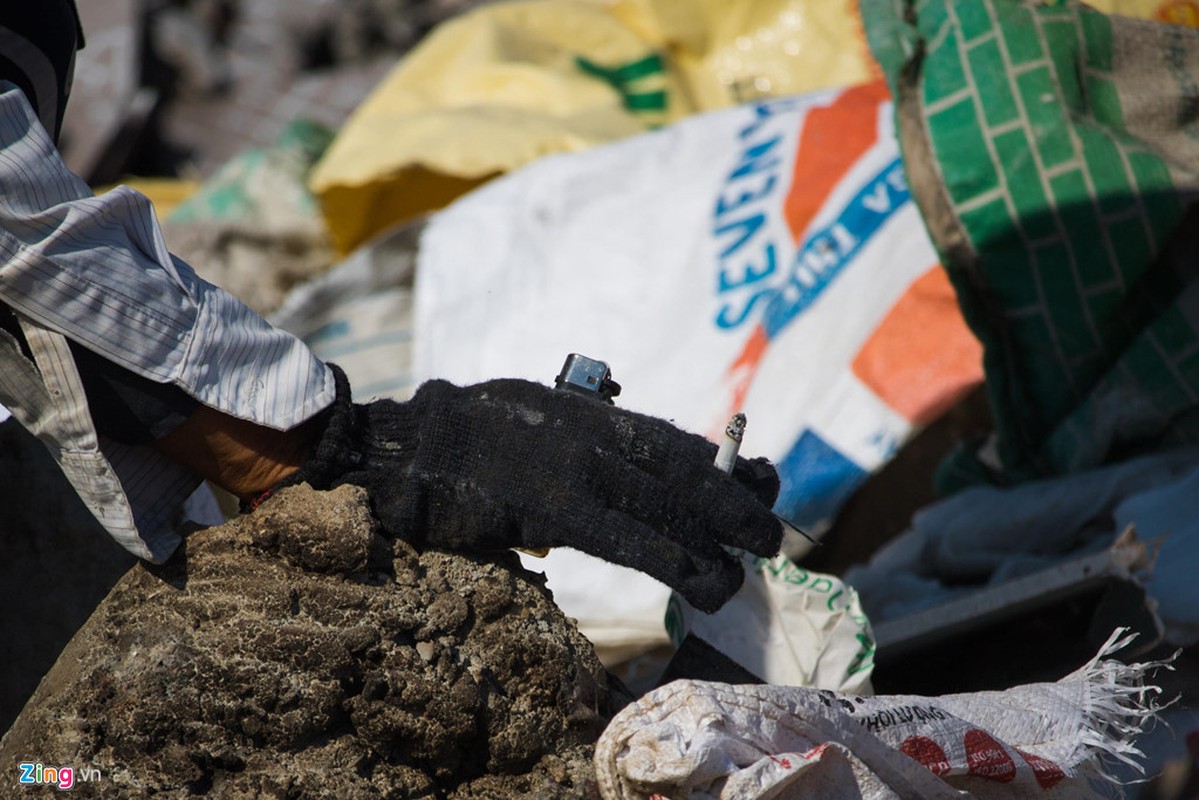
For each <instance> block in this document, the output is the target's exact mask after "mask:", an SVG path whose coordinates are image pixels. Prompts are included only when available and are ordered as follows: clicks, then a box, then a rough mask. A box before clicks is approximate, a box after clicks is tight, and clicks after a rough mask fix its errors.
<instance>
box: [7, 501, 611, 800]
mask: <svg viewBox="0 0 1199 800" xmlns="http://www.w3.org/2000/svg"><path fill="white" fill-rule="evenodd" d="M610 703H611V695H610V693H609V690H608V685H607V676H606V673H605V672H604V670H603V668H602V666H601V665H600V663H599V661H598V660H597V659H596V657H595V653H594V650H593V648H592V647H591V645H590V643H589V642H588V641H587V640H586V639H585V638H584V637H583V636H582V635H581V634H579V632H578V630H577V629H576V627H575V626H574V624H573V623H571V622H570V621H569V620H567V619H566V618H565V617H564V616H563V615H562V613H561V612H560V611H559V610H558V608H557V607H556V606H555V605H554V604H553V602H552V601H551V599H550V598H549V596H548V594H547V592H546V591H545V590H544V588H543V587H542V586H541V585H540V584H539V582H538V581H537V579H536V576H532V575H531V574H530V573H527V572H524V571H523V570H521V568H520V566H519V563H518V562H517V560H516V559H515V558H513V557H511V556H510V555H504V556H500V557H497V558H496V559H494V560H486V559H472V558H466V557H461V556H456V555H451V554H444V553H438V552H428V553H418V552H416V551H415V550H413V549H412V548H411V547H409V546H408V545H407V544H405V543H404V542H402V541H396V542H390V541H387V540H386V539H384V538H383V537H382V536H380V535H379V534H378V531H377V529H376V526H375V523H374V521H373V519H372V518H371V517H370V515H369V513H368V511H367V509H366V506H365V503H364V498H363V495H362V493H361V492H359V491H358V490H356V489H352V488H350V487H343V488H342V489H339V490H336V491H334V492H328V493H319V492H313V491H311V490H309V489H308V488H307V487H296V488H293V489H290V490H286V491H284V492H282V493H280V495H279V496H277V497H275V498H272V499H271V500H270V501H269V502H268V503H267V504H265V505H264V506H263V507H262V508H260V509H259V510H258V511H257V512H255V513H254V514H251V515H248V516H245V517H241V518H239V519H238V520H235V521H233V522H231V523H229V524H227V525H224V526H222V527H219V528H210V529H206V530H201V531H198V532H195V533H193V534H191V535H190V536H189V537H188V539H187V541H186V544H185V547H184V548H183V550H182V551H181V552H180V553H179V554H177V556H176V557H175V558H173V559H172V560H171V561H170V562H169V563H168V564H167V565H165V566H164V567H160V568H146V567H142V566H138V567H136V568H134V569H132V570H130V572H129V573H128V574H127V575H126V576H125V577H124V578H123V579H122V580H121V581H120V582H119V583H117V585H116V586H115V588H114V589H113V591H112V592H111V593H110V594H109V596H108V597H107V598H106V599H105V600H104V602H103V603H102V604H101V605H100V606H99V608H98V609H97V610H96V612H95V614H93V616H92V617H91V619H90V620H89V621H88V623H87V624H86V625H85V626H84V627H83V628H82V629H81V630H80V632H79V633H78V634H77V635H76V636H75V638H74V639H73V640H72V641H71V643H70V644H69V645H68V646H67V648H66V650H65V651H64V652H63V655H62V657H61V658H60V659H59V660H58V662H57V663H56V665H55V666H54V668H53V669H52V670H51V672H50V673H49V674H48V675H47V677H46V678H45V680H43V682H42V684H41V685H40V686H39V688H38V690H37V692H36V693H35V695H34V697H33V699H32V700H31V701H30V703H29V704H28V705H27V706H26V708H25V710H24V711H23V712H22V714H21V716H20V717H19V718H18V719H17V721H16V723H15V724H14V725H13V727H12V729H11V730H10V731H9V733H8V734H7V735H6V736H5V738H4V739H3V740H0V764H4V765H10V764H15V763H17V762H18V761H20V760H24V759H30V758H37V759H40V761H41V762H42V763H44V764H46V765H52V766H58V765H70V766H73V767H74V768H75V769H76V774H78V775H80V776H82V772H83V770H84V769H94V770H99V774H100V777H99V779H98V780H91V781H88V782H83V781H79V782H78V783H77V784H76V786H75V791H76V792H79V793H81V794H82V795H83V796H96V797H105V798H108V797H144V796H148V795H150V794H153V795H155V796H161V797H168V798H171V797H189V796H193V795H197V794H204V793H211V795H212V796H219V797H247V798H249V797H279V798H283V797H287V798H307V797H312V798H316V797H338V798H343V799H346V800H348V799H349V798H366V797H372V798H373V797H442V796H451V797H461V798H466V797H521V796H527V797H588V796H594V794H595V790H594V787H593V783H592V780H593V775H592V769H591V762H590V758H591V745H592V743H593V742H594V741H595V739H596V738H597V737H598V735H599V733H600V732H601V730H602V728H603V725H604V724H605V723H606V721H607V718H608V716H609V712H610V709H609V705H610ZM5 769H6V771H7V769H8V768H7V767H5ZM5 784H6V785H8V782H7V781H6V782H5Z"/></svg>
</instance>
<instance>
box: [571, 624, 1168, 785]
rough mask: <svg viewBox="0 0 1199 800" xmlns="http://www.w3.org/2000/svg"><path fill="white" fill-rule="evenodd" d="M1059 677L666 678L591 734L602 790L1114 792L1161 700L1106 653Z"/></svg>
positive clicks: (1139, 671) (1115, 645)
mask: <svg viewBox="0 0 1199 800" xmlns="http://www.w3.org/2000/svg"><path fill="white" fill-rule="evenodd" d="M1132 638H1133V636H1132V635H1129V636H1123V631H1117V632H1116V633H1114V634H1113V635H1112V637H1111V638H1110V639H1108V641H1107V643H1106V644H1105V645H1104V647H1103V648H1102V649H1101V650H1100V652H1099V654H1098V655H1096V656H1095V658H1093V659H1092V660H1091V661H1090V662H1089V663H1087V664H1085V665H1084V666H1083V667H1081V668H1080V669H1078V670H1077V671H1075V672H1073V673H1071V674H1070V675H1067V676H1066V677H1064V678H1062V679H1061V680H1059V681H1057V682H1056V683H1037V684H1028V685H1025V686H1017V687H1015V688H1012V689H1008V690H1005V691H1001V692H975V693H971V694H957V695H944V696H941V697H919V696H905V695H890V696H881V695H880V696H877V697H870V698H862V697H854V696H847V695H840V694H836V693H834V692H829V691H820V690H815V689H805V688H796V687H788V686H769V685H767V686H732V685H729V684H722V683H708V682H704V681H675V682H673V683H670V684H667V685H666V686H663V687H661V688H659V689H657V690H655V691H653V692H651V693H649V694H647V695H645V696H644V697H642V698H641V699H640V700H639V701H637V702H636V703H633V704H631V705H629V706H627V707H626V708H625V709H624V710H623V711H621V712H620V713H619V714H617V715H616V717H615V718H613V720H612V722H611V723H610V724H609V726H608V728H607V729H606V730H605V731H604V733H603V736H601V737H600V740H599V743H598V744H597V745H596V751H595V767H596V774H597V777H598V780H599V786H600V792H601V794H602V796H603V797H604V798H605V800H614V798H622V800H623V799H624V798H651V797H670V798H675V799H676V800H678V798H684V797H686V798H691V799H692V800H700V799H701V798H721V800H749V798H782V797H820V798H823V799H824V800H842V798H844V799H845V800H848V799H849V798H861V800H884V798H934V799H935V798H963V797H975V798H980V800H986V799H987V798H1016V797H1019V798H1044V799H1045V800H1079V799H1081V798H1110V797H1121V796H1123V793H1122V787H1121V786H1119V785H1118V784H1117V783H1115V782H1114V780H1113V779H1112V778H1111V777H1110V768H1111V767H1112V766H1113V765H1114V764H1115V763H1117V762H1124V763H1127V764H1132V765H1134V766H1136V765H1137V761H1138V759H1139V758H1141V757H1142V756H1143V754H1142V753H1141V752H1140V751H1139V750H1138V749H1137V748H1136V746H1135V744H1134V739H1135V737H1136V735H1137V733H1139V732H1140V730H1141V729H1142V727H1143V726H1144V725H1145V723H1146V722H1147V721H1148V720H1149V719H1150V718H1152V717H1153V716H1154V715H1155V714H1156V712H1157V711H1158V710H1159V708H1160V706H1159V705H1158V704H1157V702H1156V698H1157V695H1158V694H1159V692H1160V690H1159V689H1158V688H1157V687H1156V686H1152V685H1148V684H1147V683H1146V676H1147V673H1148V672H1149V671H1150V670H1152V669H1154V668H1157V667H1161V666H1167V662H1150V663H1141V664H1123V663H1121V662H1119V661H1116V660H1114V659H1109V658H1106V657H1107V656H1110V655H1111V654H1112V653H1115V652H1116V651H1118V650H1120V649H1121V648H1123V647H1124V646H1126V645H1127V644H1128V643H1129V642H1130V641H1131V640H1132Z"/></svg>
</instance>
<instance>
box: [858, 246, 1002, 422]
mask: <svg viewBox="0 0 1199 800" xmlns="http://www.w3.org/2000/svg"><path fill="white" fill-rule="evenodd" d="M982 358H983V356H982V346H981V345H980V344H979V343H978V340H977V339H975V338H974V335H973V334H972V333H970V329H969V328H967V327H966V321H965V320H964V319H963V318H962V311H961V309H960V308H959V307H958V302H957V295H955V294H954V292H953V287H952V286H951V285H950V284H949V278H948V277H947V275H946V273H945V270H943V269H941V267H940V266H939V265H934V266H933V267H932V268H931V269H929V270H928V271H927V272H925V273H924V274H923V275H921V276H920V277H919V278H917V279H916V280H915V281H913V282H912V285H911V286H909V287H908V289H907V291H905V292H904V293H903V295H902V296H901V297H900V298H899V300H897V301H896V303H895V305H894V306H892V307H891V310H890V311H888V312H887V316H885V317H883V319H882V321H881V322H880V323H879V324H878V327H877V328H875V329H874V332H873V333H871V334H870V338H869V339H867V340H866V343H865V344H863V345H862V347H861V349H860V350H858V354H857V355H856V356H855V357H854V359H853V374H854V375H856V376H857V378H858V380H860V381H861V382H862V383H864V384H866V386H868V387H870V390H871V391H873V392H874V393H875V394H876V395H878V397H879V398H880V399H881V400H882V401H883V402H884V403H886V404H887V405H888V406H890V407H891V408H893V409H895V410H896V411H897V412H899V413H900V414H902V415H903V417H904V418H905V419H907V420H909V421H910V422H911V423H912V424H913V425H916V426H923V425H927V424H928V423H930V422H932V421H933V420H935V419H936V418H937V417H939V416H940V415H941V414H942V413H944V412H945V411H948V410H949V408H950V407H952V406H953V405H954V404H955V403H957V401H958V400H960V399H961V398H962V397H963V396H965V394H966V393H967V392H969V391H970V390H971V389H972V388H974V387H975V386H977V385H978V384H979V383H981V382H982V380H983V368H982Z"/></svg>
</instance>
